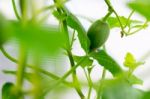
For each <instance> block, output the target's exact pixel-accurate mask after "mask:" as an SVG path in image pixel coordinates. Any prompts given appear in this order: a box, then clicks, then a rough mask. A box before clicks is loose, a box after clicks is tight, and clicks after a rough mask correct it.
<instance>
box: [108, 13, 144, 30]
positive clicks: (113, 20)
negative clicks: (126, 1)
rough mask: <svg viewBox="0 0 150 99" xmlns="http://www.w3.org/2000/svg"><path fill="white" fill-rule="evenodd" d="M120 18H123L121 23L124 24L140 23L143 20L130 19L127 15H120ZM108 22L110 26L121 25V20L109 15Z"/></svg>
mask: <svg viewBox="0 0 150 99" xmlns="http://www.w3.org/2000/svg"><path fill="white" fill-rule="evenodd" d="M119 18H120V20H121V23H122V25H123V26H126V24H127V22H128V26H129V25H131V24H135V23H136V24H137V23H138V24H139V23H142V22H141V21H138V20H128V19H127V18H126V17H124V16H120V17H119ZM107 22H108V24H109V26H110V28H115V27H120V24H119V21H118V19H117V18H116V17H109V18H108V19H107Z"/></svg>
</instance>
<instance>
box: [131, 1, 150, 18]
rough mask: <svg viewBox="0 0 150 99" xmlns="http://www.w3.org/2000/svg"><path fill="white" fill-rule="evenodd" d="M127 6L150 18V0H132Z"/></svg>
mask: <svg viewBox="0 0 150 99" xmlns="http://www.w3.org/2000/svg"><path fill="white" fill-rule="evenodd" d="M128 6H129V7H130V8H132V9H133V10H135V11H137V12H138V13H139V14H141V15H143V16H144V17H145V18H147V19H148V20H150V13H149V9H150V0H134V1H132V2H129V3H128Z"/></svg>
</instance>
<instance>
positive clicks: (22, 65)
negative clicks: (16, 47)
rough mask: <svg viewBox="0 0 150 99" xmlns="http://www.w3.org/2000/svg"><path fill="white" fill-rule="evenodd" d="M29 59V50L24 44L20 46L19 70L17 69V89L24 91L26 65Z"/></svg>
mask: <svg viewBox="0 0 150 99" xmlns="http://www.w3.org/2000/svg"><path fill="white" fill-rule="evenodd" d="M26 60H27V52H26V50H25V48H24V46H20V55H19V61H18V69H17V70H18V71H17V82H16V83H17V89H18V90H19V91H22V86H23V82H24V74H25V66H26Z"/></svg>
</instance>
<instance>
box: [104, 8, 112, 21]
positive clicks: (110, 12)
mask: <svg viewBox="0 0 150 99" xmlns="http://www.w3.org/2000/svg"><path fill="white" fill-rule="evenodd" d="M111 14H112V11H111V10H110V11H109V12H108V13H107V14H106V16H105V17H104V18H103V19H102V20H103V21H104V22H105V21H106V20H107V19H108V17H109V16H110V15H111Z"/></svg>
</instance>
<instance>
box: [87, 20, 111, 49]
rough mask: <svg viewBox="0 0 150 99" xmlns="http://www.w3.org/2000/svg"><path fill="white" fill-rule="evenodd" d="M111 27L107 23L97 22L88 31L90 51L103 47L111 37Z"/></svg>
mask: <svg viewBox="0 0 150 99" xmlns="http://www.w3.org/2000/svg"><path fill="white" fill-rule="evenodd" d="M109 32H110V29H109V25H108V24H107V23H106V22H103V21H101V20H97V21H96V22H94V23H93V24H92V25H91V26H90V28H89V30H88V33H87V35H88V38H89V40H90V50H95V49H97V48H99V47H101V46H102V45H103V44H104V43H105V42H106V40H107V39H108V36H109Z"/></svg>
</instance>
